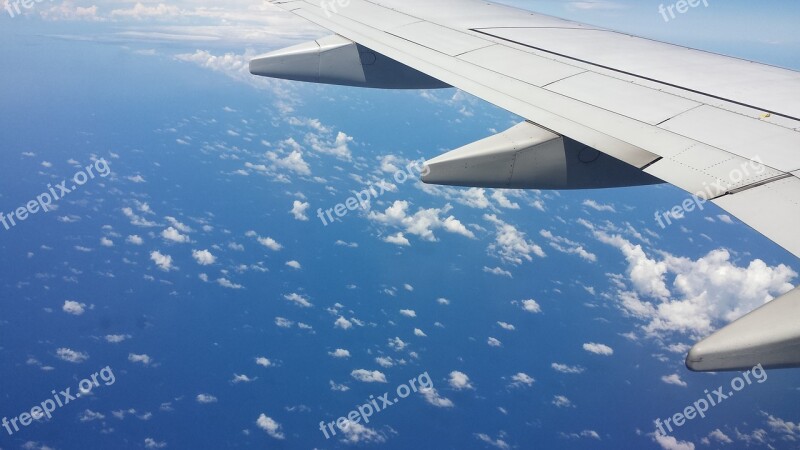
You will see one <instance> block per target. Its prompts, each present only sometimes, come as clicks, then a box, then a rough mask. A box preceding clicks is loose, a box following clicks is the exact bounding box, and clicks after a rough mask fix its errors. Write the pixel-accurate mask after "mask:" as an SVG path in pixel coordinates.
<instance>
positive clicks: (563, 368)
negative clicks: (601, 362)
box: [550, 363, 586, 374]
mask: <svg viewBox="0 0 800 450" xmlns="http://www.w3.org/2000/svg"><path fill="white" fill-rule="evenodd" d="M550 367H552V368H553V370H555V371H556V372H561V373H570V374H578V373H583V371H584V370H586V369H584V368H583V367H581V366H568V365H566V364H561V363H553V364H551V365H550Z"/></svg>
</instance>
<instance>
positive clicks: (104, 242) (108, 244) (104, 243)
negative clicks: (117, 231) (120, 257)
mask: <svg viewBox="0 0 800 450" xmlns="http://www.w3.org/2000/svg"><path fill="white" fill-rule="evenodd" d="M100 245H102V246H103V247H113V246H114V241H112V240H111V239H109V238H107V237H101V238H100Z"/></svg>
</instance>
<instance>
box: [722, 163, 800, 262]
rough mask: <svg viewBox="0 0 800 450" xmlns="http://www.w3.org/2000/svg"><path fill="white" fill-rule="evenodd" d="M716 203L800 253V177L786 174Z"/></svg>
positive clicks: (769, 236) (759, 230) (767, 235)
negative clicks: (779, 178) (781, 177)
mask: <svg viewBox="0 0 800 450" xmlns="http://www.w3.org/2000/svg"><path fill="white" fill-rule="evenodd" d="M714 203H716V204H717V205H719V206H720V207H721V208H723V209H725V210H727V211H729V212H730V213H731V214H733V215H734V216H736V217H737V218H739V219H740V220H741V221H742V222H744V223H746V224H748V225H750V226H751V227H753V228H755V229H756V230H758V232H759V233H761V234H763V235H764V236H766V237H768V238H769V239H771V240H773V241H775V242H777V243H779V244H781V245H782V246H783V247H784V248H785V249H786V250H789V251H790V252H792V253H794V254H795V255H800V239H798V238H797V234H798V228H797V223H798V219H800V178H796V177H792V176H790V177H787V178H784V179H781V180H778V181H774V182H772V183H768V184H765V185H763V186H759V187H755V188H752V189H747V190H745V191H742V192H739V193H736V194H733V195H726V196H724V197H720V198H718V199H716V200H714Z"/></svg>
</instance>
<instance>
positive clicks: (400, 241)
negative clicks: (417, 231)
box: [383, 232, 411, 245]
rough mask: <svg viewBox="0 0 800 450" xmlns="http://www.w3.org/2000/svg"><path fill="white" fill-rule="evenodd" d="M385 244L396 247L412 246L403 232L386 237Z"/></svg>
mask: <svg viewBox="0 0 800 450" xmlns="http://www.w3.org/2000/svg"><path fill="white" fill-rule="evenodd" d="M383 242H386V243H389V244H394V245H411V242H409V241H408V238H406V237H405V236H403V233H401V232H397V234H392V235H389V236H386V237H384V238H383Z"/></svg>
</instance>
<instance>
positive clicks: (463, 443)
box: [0, 1, 800, 449]
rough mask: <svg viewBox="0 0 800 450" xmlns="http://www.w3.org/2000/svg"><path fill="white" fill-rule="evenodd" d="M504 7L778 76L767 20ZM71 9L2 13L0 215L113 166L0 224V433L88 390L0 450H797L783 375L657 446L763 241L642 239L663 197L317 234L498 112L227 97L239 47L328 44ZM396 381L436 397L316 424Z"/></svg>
mask: <svg viewBox="0 0 800 450" xmlns="http://www.w3.org/2000/svg"><path fill="white" fill-rule="evenodd" d="M517 4H518V5H522V6H526V7H530V8H531V9H537V10H540V11H542V12H546V13H549V14H553V15H558V16H562V17H567V18H572V19H575V20H581V21H584V22H590V23H594V24H598V25H602V26H607V27H611V28H616V29H621V30H623V31H629V32H635V33H637V34H642V35H646V36H648V37H655V38H660V39H664V40H669V41H673V42H677V43H682V44H686V45H692V46H694V47H699V48H704V49H709V50H713V51H719V52H724V53H729V54H732V55H735V56H741V57H749V58H754V59H758V60H760V61H763V62H767V63H772V64H779V65H783V66H787V67H793V68H797V67H800V61H799V60H798V59H797V58H798V57H797V55H798V54H800V53H798V52H797V49H798V35H797V31H796V30H795V29H793V28H792V25H793V23H794V22H796V20H795V19H796V18H797V17H798V11H797V8H798V6H796V4H792V3H789V2H767V3H760V4H754V3H745V2H738V1H737V2H726V3H724V4H723V3H719V4H717V3H716V2H713V1H712V2H711V5H710V6H709V8H701V9H697V10H693V11H690V12H689V13H687V14H686V15H685V16H682V17H679V18H678V19H676V20H675V21H672V22H670V23H665V22H664V21H663V19H662V18H661V16H660V15H659V14H658V10H657V8H658V3H653V2H642V3H633V2H630V3H627V2H524V3H523V2H518V3H517ZM94 6H95V4H94V3H92V2H66V3H61V2H57V1H55V2H44V3H40V4H36V5H35V6H34V7H33V8H32V9H31V10H29V11H26V14H25V15H24V17H16V18H13V19H12V18H9V17H7V16H3V17H0V39H2V40H3V42H8V43H10V45H3V46H2V48H0V57H2V59H3V60H4V61H7V64H6V65H5V68H4V69H3V70H2V71H0V98H3V102H2V103H0V123H2V124H3V125H2V126H0V142H2V144H0V145H2V150H3V151H2V154H3V155H4V156H3V158H4V160H3V164H2V165H0V180H1V181H0V186H2V189H0V211H2V212H8V211H11V210H12V209H14V208H16V207H18V206H20V205H24V204H25V203H26V202H27V201H29V200H31V199H33V198H35V197H36V196H37V195H39V194H41V193H42V192H44V191H46V190H47V189H48V184H51V185H52V184H56V183H59V182H60V181H61V180H64V179H68V178H70V177H72V176H73V175H74V174H75V173H76V172H78V171H82V170H85V168H86V167H87V166H89V165H91V164H94V163H95V162H96V161H98V160H99V159H102V160H104V161H107V162H108V163H109V165H110V168H111V175H110V176H108V177H102V178H95V179H92V180H90V181H88V182H87V183H86V184H85V185H84V186H80V187H78V188H77V189H75V191H74V192H72V193H70V194H69V195H68V196H67V197H65V198H64V199H63V200H62V201H59V202H58V206H57V209H56V210H54V211H50V212H48V213H40V214H36V215H33V216H31V217H29V218H28V219H26V220H25V221H24V222H21V223H20V224H19V225H18V226H16V227H14V228H12V229H10V230H4V229H2V228H0V247H2V253H3V258H2V266H0V269H2V271H0V273H2V275H1V276H0V283H2V290H3V292H4V294H3V297H2V299H0V302H2V303H0V305H2V306H1V307H0V312H1V314H0V361H2V364H0V379H2V380H3V383H2V389H0V399H2V401H0V405H2V406H1V408H2V410H0V416H2V417H8V418H9V419H10V418H12V417H14V416H18V415H19V414H21V413H23V412H24V411H26V410H27V411H30V409H31V407H32V406H34V405H36V404H40V403H41V402H43V401H44V400H46V399H48V398H51V397H52V395H51V394H50V393H51V390H58V391H60V390H62V389H65V388H67V387H70V386H72V389H73V391H75V389H76V387H77V385H78V383H79V382H80V380H82V379H84V378H87V377H91V375H92V374H94V373H99V371H100V369H102V368H104V367H109V368H111V369H112V370H113V373H114V375H115V382H114V383H113V384H110V385H104V384H101V385H100V386H98V387H97V388H96V389H95V390H93V392H92V395H90V396H88V397H87V398H81V399H79V400H76V401H75V402H74V403H71V404H68V405H64V406H63V407H61V408H59V409H57V410H56V411H55V412H54V414H53V418H52V419H40V420H36V421H35V422H34V423H33V424H32V425H30V426H28V427H23V428H21V429H20V431H18V432H15V433H14V434H13V435H9V434H8V433H6V432H5V431H4V430H3V429H2V428H0V449H17V448H26V449H48V448H49V449H72V448H75V449H84V448H178V449H182V448H233V447H236V448H251V447H253V448H264V447H267V448H351V447H375V448H397V449H402V448H409V447H412V446H413V447H420V448H499V449H506V448H531V447H542V448H663V449H692V448H743V447H746V446H748V447H753V448H796V443H797V439H800V426H798V425H797V423H798V421H800V417H798V416H800V410H798V407H797V405H798V404H799V403H798V396H800V391H798V389H797V380H798V378H797V375H796V371H792V370H783V371H770V372H769V373H768V378H767V379H766V380H765V381H764V382H763V383H752V384H751V385H748V386H747V387H745V388H744V389H743V390H742V391H741V392H737V393H736V395H735V396H733V397H732V398H731V399H729V400H726V401H725V402H724V403H721V404H720V405H718V406H715V407H713V408H712V409H710V411H709V413H708V415H707V417H706V418H703V419H699V418H698V419H695V420H692V421H690V422H688V423H687V424H686V425H684V426H682V427H680V429H678V430H676V431H675V432H674V433H672V436H669V437H661V436H657V435H655V434H654V429H655V428H654V425H653V421H654V420H656V419H658V418H661V419H662V420H663V419H664V418H666V417H669V416H671V415H672V414H674V413H676V412H679V411H682V410H683V409H684V408H685V407H686V406H687V405H691V404H692V403H693V402H695V401H697V400H698V399H699V398H703V397H704V396H705V393H704V391H705V390H709V391H711V390H714V389H716V388H717V387H718V386H722V385H729V383H730V382H731V380H733V379H734V378H736V376H737V374H736V373H720V374H693V373H689V372H688V371H687V370H686V369H685V368H684V367H683V358H684V356H685V352H686V350H687V348H688V346H689V345H691V344H692V343H693V342H695V341H696V340H697V339H698V338H701V337H703V336H705V335H707V334H708V333H709V332H710V331H711V330H713V329H715V328H717V327H719V326H721V325H723V324H724V323H726V322H728V321H730V320H732V319H733V318H735V317H737V316H738V315H741V314H742V313H744V312H746V311H748V310H750V309H752V308H754V307H755V306H757V305H759V304H760V303H762V302H763V301H764V300H766V299H767V298H770V297H772V296H776V295H779V294H780V293H782V292H785V291H786V290H788V289H789V288H790V287H791V286H793V285H794V284H796V282H797V281H796V280H797V273H796V271H797V262H796V259H795V258H793V257H792V256H791V255H789V254H788V253H787V252H785V251H783V250H782V249H780V248H778V247H777V246H776V245H774V244H773V243H771V242H769V241H768V240H766V239H765V238H764V237H763V236H761V235H759V234H758V233H756V232H754V231H752V230H750V229H749V228H747V227H746V226H745V225H743V224H741V223H740V222H738V221H736V220H735V219H734V218H731V217H729V216H728V215H726V214H725V213H724V212H723V211H721V210H719V209H714V208H709V209H707V210H705V211H703V212H698V213H695V214H692V215H690V216H688V217H687V218H686V219H685V220H683V221H681V222H680V223H679V224H676V225H674V226H671V227H667V228H666V229H661V228H659V227H658V225H657V224H656V223H655V222H654V220H653V213H654V211H655V210H656V209H667V208H669V207H671V206H672V205H674V204H677V203H679V202H681V201H682V200H683V199H684V198H685V193H683V192H682V191H680V190H678V189H676V188H673V187H670V186H653V187H643V188H633V189H623V190H601V191H573V192H539V191H508V192H506V191H494V190H481V189H453V188H437V187H430V186H424V185H421V184H420V183H419V182H417V181H415V180H410V181H407V182H404V183H400V182H397V181H390V182H391V183H392V187H391V189H390V192H388V193H386V194H385V195H384V196H382V197H380V198H379V199H377V200H375V201H374V202H373V203H372V204H371V205H370V209H369V210H368V211H354V212H351V213H349V214H348V215H347V216H345V217H344V218H343V219H342V220H341V221H339V222H336V223H333V224H330V225H328V226H325V225H323V224H322V223H321V222H320V221H319V220H318V219H317V217H316V210H317V209H318V208H323V209H326V208H329V207H333V206H334V205H335V204H337V203H340V202H344V201H345V200H346V199H347V198H348V197H349V196H351V195H352V192H353V191H358V190H361V189H364V186H365V185H367V184H368V183H369V182H373V183H375V182H378V181H380V180H387V181H388V180H391V179H392V178H393V177H394V175H395V173H396V171H397V168H398V167H400V166H403V165H405V163H407V162H408V161H411V160H416V159H419V158H430V157H433V156H435V155H437V154H439V153H441V152H443V151H446V150H448V149H452V148H455V147H458V146H460V145H464V144H466V143H468V142H471V141H474V140H476V139H479V138H482V137H485V136H487V135H489V134H491V133H492V132H495V131H499V130H503V129H505V128H508V127H510V126H512V125H513V124H515V123H517V122H518V121H519V118H517V117H514V116H513V115H510V114H508V113H506V112H505V111H502V110H498V109H497V108H494V107H492V106H490V105H487V104H485V103H483V102H480V101H478V100H476V99H474V98H472V97H470V96H467V95H464V94H463V93H460V92H457V91H454V90H444V91H430V92H413V91H410V92H386V91H370V90H358V89H350V88H342V87H325V86H311V85H304V84H296V83H286V82H276V81H270V80H256V79H253V78H252V77H251V76H249V74H247V73H246V62H247V60H248V58H249V57H250V56H252V55H255V54H258V53H261V52H264V51H267V50H271V49H274V48H278V47H281V46H285V45H291V44H292V43H296V42H300V41H302V40H304V39H311V38H313V37H315V36H320V35H323V34H324V33H325V32H324V31H321V30H318V29H316V28H314V27H313V26H310V25H308V24H306V23H304V22H303V21H299V20H297V19H294V18H292V17H289V16H286V15H283V14H280V13H279V12H277V11H275V10H274V9H270V8H269V7H265V6H260V4H254V5H250V4H248V3H247V2H238V1H237V2H217V3H214V2H202V3H201V2H178V3H171V4H168V5H167V4H163V5H162V4H159V3H143V4H141V5H140V6H136V5H135V4H132V3H128V2H124V3H112V2H99V3H97V4H96V8H95V7H94ZM753 280H757V281H755V282H754V281H753ZM422 373H427V374H428V375H429V376H430V379H431V381H432V384H433V390H426V391H424V392H417V393H414V394H412V395H411V396H409V398H407V399H402V400H399V401H398V402H397V404H396V405H393V406H392V407H391V408H390V409H388V410H386V411H384V412H381V413H379V414H376V415H375V417H373V420H371V422H370V423H369V424H367V425H366V426H363V425H362V426H353V427H351V428H350V429H349V431H348V432H346V433H344V435H339V436H337V437H336V438H333V439H326V438H325V436H324V435H323V433H322V432H320V431H319V422H320V421H324V422H330V421H335V420H336V419H337V418H338V417H340V416H342V415H345V414H347V413H348V412H349V411H350V410H353V409H354V408H357V407H358V406H359V405H362V404H364V402H365V401H366V400H367V399H368V398H369V396H370V395H373V396H375V397H377V396H379V395H381V394H383V393H384V392H394V391H395V388H396V387H397V386H399V385H401V384H403V383H407V382H408V380H410V379H412V378H416V377H418V376H419V375H420V374H422ZM0 418H1V417H0ZM443 430H445V431H444V432H443Z"/></svg>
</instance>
